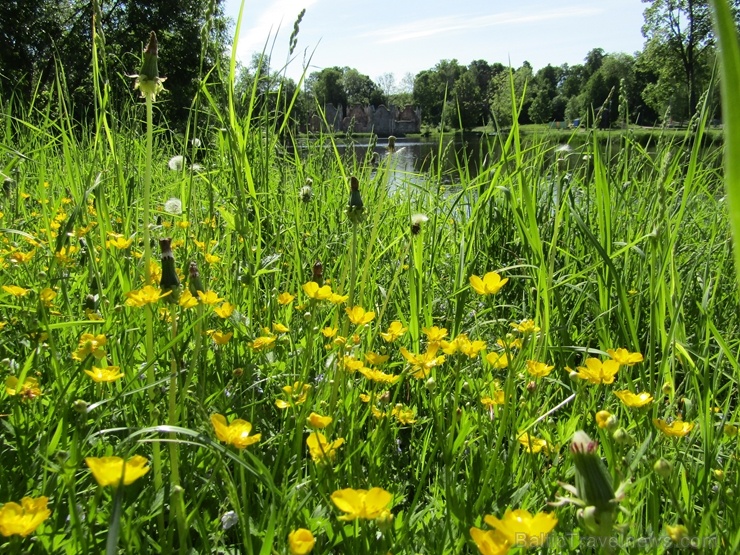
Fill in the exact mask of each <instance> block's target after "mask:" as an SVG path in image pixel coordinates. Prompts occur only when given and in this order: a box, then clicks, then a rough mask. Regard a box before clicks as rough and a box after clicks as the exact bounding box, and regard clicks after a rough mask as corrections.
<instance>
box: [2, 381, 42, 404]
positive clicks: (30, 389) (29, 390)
mask: <svg viewBox="0 0 740 555" xmlns="http://www.w3.org/2000/svg"><path fill="white" fill-rule="evenodd" d="M5 393H7V394H8V395H10V396H11V397H13V396H15V395H18V396H19V397H20V398H21V399H23V400H29V401H30V400H33V399H35V398H36V397H39V396H41V388H40V387H39V381H38V380H37V379H36V378H26V379H25V380H23V383H22V384H21V385H20V387H19V386H18V378H16V377H15V376H8V377H7V378H5Z"/></svg>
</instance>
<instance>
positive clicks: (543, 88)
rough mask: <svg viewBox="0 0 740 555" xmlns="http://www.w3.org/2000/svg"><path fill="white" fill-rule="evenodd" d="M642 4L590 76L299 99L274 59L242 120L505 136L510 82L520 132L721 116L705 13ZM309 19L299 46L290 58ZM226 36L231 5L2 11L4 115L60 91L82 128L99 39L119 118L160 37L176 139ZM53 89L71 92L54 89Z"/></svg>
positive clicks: (485, 66)
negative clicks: (393, 110)
mask: <svg viewBox="0 0 740 555" xmlns="http://www.w3.org/2000/svg"><path fill="white" fill-rule="evenodd" d="M644 2H645V4H646V9H645V22H644V26H643V29H642V31H643V34H644V36H645V39H646V40H645V46H644V48H643V50H642V51H640V52H636V53H634V54H627V53H607V52H604V50H603V49H601V48H594V49H592V50H591V51H590V52H588V53H587V54H586V56H585V58H584V63H582V64H577V65H572V66H571V65H568V64H562V65H547V66H546V67H543V68H540V69H538V70H537V71H535V70H534V68H533V67H532V66H531V65H530V64H529V63H527V62H524V64H522V66H521V67H518V68H510V67H508V66H506V65H504V64H502V63H500V62H489V61H486V60H475V61H473V62H471V63H469V64H467V65H463V64H460V63H459V62H458V61H457V60H454V59H453V60H442V61H440V62H439V63H437V64H436V65H435V66H434V67H433V68H430V69H428V70H424V71H421V72H419V73H418V74H416V75H413V74H410V73H407V74H406V75H405V76H403V77H402V78H401V79H400V80H396V77H395V76H394V75H393V74H384V75H381V76H378V77H377V78H376V79H375V80H373V79H371V78H370V77H368V76H367V75H363V74H361V73H360V72H359V71H357V70H356V69H353V68H349V67H343V68H340V67H329V68H325V69H323V70H321V71H318V72H313V73H310V74H309V75H307V76H306V78H305V80H304V81H303V82H302V83H301V86H300V88H299V86H298V83H296V82H295V81H294V80H292V79H290V78H288V77H286V76H285V74H284V73H281V72H276V71H273V70H272V69H271V67H270V60H269V58H268V57H266V56H265V55H261V54H256V55H255V56H254V57H253V59H252V61H251V62H250V63H249V64H248V65H245V66H243V67H241V68H240V70H239V73H238V78H237V80H236V83H235V90H236V93H237V99H238V100H239V102H238V103H237V109H242V106H243V107H244V110H245V112H246V107H247V106H251V108H252V114H256V113H263V112H268V113H270V114H272V115H274V116H276V117H277V119H279V120H280V121H282V120H284V118H286V117H289V118H290V123H291V125H292V126H295V127H296V128H298V129H300V128H305V126H306V123H307V122H308V121H309V118H310V117H311V116H312V115H313V114H315V113H317V111H320V109H321V107H323V106H324V105H325V104H327V103H332V104H334V105H335V106H337V105H340V104H341V105H342V106H345V107H347V106H352V105H368V104H370V105H373V106H376V107H377V106H379V105H381V104H385V105H388V104H394V105H397V106H404V105H407V104H413V105H414V106H416V107H419V108H421V111H422V118H423V122H424V124H426V125H428V126H430V127H444V128H455V129H457V128H462V129H470V128H473V127H477V126H481V125H491V124H494V125H498V126H499V127H507V126H508V125H510V124H511V123H512V122H511V118H512V113H513V110H512V105H513V103H512V98H511V92H512V83H513V85H514V86H513V90H514V93H515V95H516V97H515V99H516V105H517V107H518V114H519V122H520V123H522V124H526V123H546V122H552V121H567V122H572V121H574V120H580V121H581V122H583V123H585V124H589V125H597V126H600V127H610V126H623V125H626V124H629V123H638V124H644V125H653V124H655V123H657V122H662V121H678V122H685V121H687V120H688V119H690V117H691V116H692V114H694V113H695V111H696V108H697V106H698V104H699V102H700V101H702V100H703V98H704V95H708V96H707V97H706V99H707V101H708V102H709V103H710V107H711V108H712V109H713V110H714V114H715V117H719V114H718V113H717V112H716V111H717V110H718V108H716V107H718V105H719V102H718V94H719V93H718V88H717V86H716V83H712V75H713V67H714V61H715V54H716V48H715V44H714V35H713V33H712V27H711V19H710V13H709V6H708V3H707V2H706V1H694V0H644ZM735 4H736V6H737V4H740V0H738V1H737V2H735ZM301 15H302V14H301ZM300 19H301V18H300V17H299V19H298V20H297V21H296V24H295V26H294V32H293V35H291V47H292V48H295V45H296V39H297V36H298V30H299V28H298V24H299V23H300ZM230 26H231V24H230V22H229V21H228V19H227V18H225V16H224V13H223V0H191V1H189V2H187V3H183V2H177V1H175V0H157V1H154V0H139V1H136V2H134V1H131V0H123V1H120V2H116V3H112V4H111V3H106V4H105V5H100V4H99V3H98V2H95V1H94V2H92V3H90V2H85V1H82V0H39V1H37V2H27V1H25V0H9V1H8V2H5V3H3V4H2V5H0V95H2V96H1V97H0V99H2V102H3V104H7V103H9V102H15V101H22V102H28V101H30V100H31V99H33V101H34V102H35V103H36V104H37V105H42V104H43V102H44V101H45V100H46V99H49V98H51V97H53V96H54V95H57V94H59V93H60V92H61V95H62V97H63V100H65V101H66V102H68V106H69V107H70V109H71V110H72V111H73V113H74V114H75V116H76V117H77V118H78V119H80V120H84V119H85V118H86V117H87V116H88V115H89V112H90V109H91V107H92V106H94V97H93V71H92V66H93V64H92V61H93V56H92V53H93V30H94V32H95V36H96V51H97V55H98V64H97V67H98V68H99V74H98V76H97V77H98V78H99V79H100V82H102V83H105V84H107V86H108V91H109V95H110V99H111V102H112V104H113V106H123V105H124V104H125V102H127V100H128V99H129V98H130V97H131V95H132V94H133V92H132V89H131V83H130V80H129V79H128V78H126V75H127V74H132V73H136V72H137V71H138V66H139V57H140V52H141V49H142V42H143V41H144V40H146V38H147V36H148V32H149V30H154V31H156V32H157V33H158V36H159V39H160V45H161V46H160V48H161V49H160V70H161V73H162V75H165V76H167V78H168V79H167V82H166V83H165V87H166V89H167V90H168V94H167V95H164V96H162V97H161V102H159V103H158V108H159V110H160V114H161V115H160V116H159V117H164V118H165V119H166V121H167V122H168V125H169V126H170V127H171V128H174V129H182V128H183V127H184V125H185V124H186V122H187V119H188V117H189V115H190V114H191V108H192V106H193V98H194V97H195V95H196V93H197V91H198V88H199V87H200V86H201V85H202V84H203V82H204V78H205V76H206V75H207V76H208V81H207V83H208V87H209V88H208V92H209V94H210V95H211V96H212V97H215V98H217V99H220V100H221V101H223V102H225V101H226V100H225V99H226V92H225V87H224V86H223V83H225V82H226V81H227V78H228V56H229V39H230ZM57 82H59V83H61V84H62V85H63V86H62V87H60V88H57V87H55V83H57ZM252 97H254V99H253V101H252V102H250V99H252ZM255 109H256V110H255Z"/></svg>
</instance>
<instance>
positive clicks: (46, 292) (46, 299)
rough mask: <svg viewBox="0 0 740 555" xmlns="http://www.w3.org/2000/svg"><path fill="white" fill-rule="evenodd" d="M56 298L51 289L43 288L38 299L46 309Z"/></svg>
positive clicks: (54, 292) (55, 293)
mask: <svg viewBox="0 0 740 555" xmlns="http://www.w3.org/2000/svg"><path fill="white" fill-rule="evenodd" d="M56 296H57V292H56V291H54V290H53V289H52V288H51V287H45V288H44V289H42V290H41V293H39V299H41V302H42V303H43V304H44V306H46V307H49V306H51V303H52V302H53V301H54V299H55V298H56Z"/></svg>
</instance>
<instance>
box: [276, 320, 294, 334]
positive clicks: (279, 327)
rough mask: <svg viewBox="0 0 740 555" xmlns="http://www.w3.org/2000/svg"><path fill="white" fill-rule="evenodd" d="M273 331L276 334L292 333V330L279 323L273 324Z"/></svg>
mask: <svg viewBox="0 0 740 555" xmlns="http://www.w3.org/2000/svg"><path fill="white" fill-rule="evenodd" d="M272 331H274V332H275V333H288V332H289V331H290V328H288V326H285V325H283V324H281V323H279V322H273V324H272Z"/></svg>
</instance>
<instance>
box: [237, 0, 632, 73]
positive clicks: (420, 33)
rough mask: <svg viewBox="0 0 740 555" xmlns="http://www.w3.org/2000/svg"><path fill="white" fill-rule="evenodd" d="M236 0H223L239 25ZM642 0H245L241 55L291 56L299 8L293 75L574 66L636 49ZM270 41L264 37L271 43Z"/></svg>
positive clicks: (277, 61)
mask: <svg viewBox="0 0 740 555" xmlns="http://www.w3.org/2000/svg"><path fill="white" fill-rule="evenodd" d="M241 5H242V0H226V3H225V11H226V15H227V17H230V18H231V19H232V20H233V22H234V26H233V28H232V34H233V33H234V32H235V29H236V21H237V18H238V15H239V8H240V6H241ZM644 7H645V4H643V3H642V2H641V1H640V0H550V1H548V2H545V1H542V0H518V1H510V0H506V1H504V0H457V1H455V0H452V1H450V0H445V1H441V0H426V1H424V2H409V1H403V0H401V1H396V2H391V1H389V0H375V2H372V3H360V2H353V1H351V0H349V1H348V0H344V1H339V0H244V8H243V14H242V23H241V30H240V33H239V40H238V43H237V59H238V60H239V61H240V62H242V63H244V64H248V63H249V61H250V60H251V58H252V55H253V54H254V53H256V52H261V51H262V50H263V49H264V48H265V47H267V51H268V52H269V51H270V50H272V56H271V67H272V69H273V70H279V69H281V68H282V67H283V66H284V65H285V64H286V63H287V62H288V59H289V56H288V52H289V48H288V43H289V38H290V34H291V32H292V30H293V23H294V21H295V20H296V17H297V16H298V14H299V13H300V11H301V10H302V9H303V8H305V9H306V14H305V16H304V17H303V21H302V22H301V24H300V31H299V33H298V45H297V47H296V49H295V51H294V53H293V56H292V58H291V61H290V63H288V64H287V75H288V76H289V77H292V78H293V79H296V80H297V79H298V78H299V77H300V75H301V73H302V72H303V70H304V67H307V74H310V73H311V72H313V71H319V70H321V69H323V68H325V67H332V66H339V67H344V66H348V67H352V68H355V69H357V70H358V71H359V72H360V73H364V74H365V75H368V76H369V77H370V78H371V79H373V80H375V81H377V78H378V77H379V76H380V75H383V74H385V73H393V74H394V75H395V79H396V83H399V82H400V81H401V79H402V78H403V76H404V75H405V74H406V73H407V72H410V73H412V74H416V73H418V72H420V71H422V70H424V69H431V68H432V67H434V65H435V64H436V63H437V62H439V61H440V60H443V59H453V58H454V59H457V61H458V62H459V63H461V64H463V65H467V64H469V63H470V62H471V61H473V60H480V59H482V60H486V61H487V62H489V63H493V62H501V63H503V64H506V65H508V64H511V66H512V67H518V66H520V65H521V64H522V62H524V61H525V60H526V61H528V62H529V63H530V64H532V66H533V67H534V68H535V70H537V69H539V68H541V67H544V66H546V65H547V64H548V63H551V64H553V65H560V64H563V63H568V64H571V65H573V64H579V63H582V62H583V59H584V58H585V56H586V54H587V53H588V51H589V50H591V49H593V48H603V49H604V51H605V52H627V53H634V52H635V51H638V50H642V47H643V44H644V38H643V36H642V33H641V27H642V23H643V18H642V12H643V9H644ZM268 40H269V42H268Z"/></svg>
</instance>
